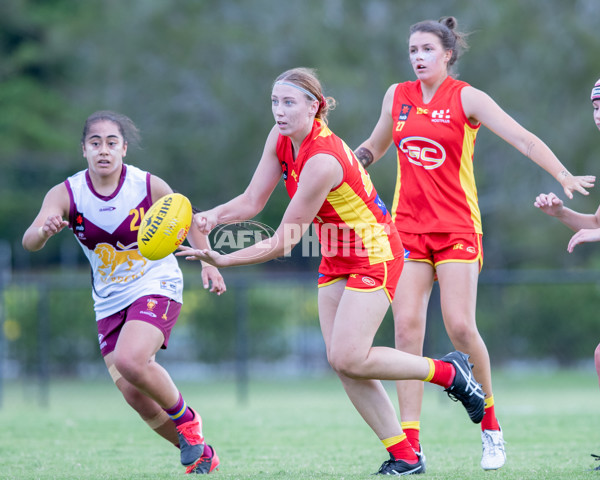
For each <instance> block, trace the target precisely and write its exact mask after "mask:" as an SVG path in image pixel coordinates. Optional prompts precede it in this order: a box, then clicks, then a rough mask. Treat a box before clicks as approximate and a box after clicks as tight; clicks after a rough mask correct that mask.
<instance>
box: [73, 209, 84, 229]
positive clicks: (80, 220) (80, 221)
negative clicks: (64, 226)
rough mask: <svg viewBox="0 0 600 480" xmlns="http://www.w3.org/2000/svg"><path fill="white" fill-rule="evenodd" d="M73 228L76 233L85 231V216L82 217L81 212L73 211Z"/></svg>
mask: <svg viewBox="0 0 600 480" xmlns="http://www.w3.org/2000/svg"><path fill="white" fill-rule="evenodd" d="M73 229H74V230H75V231H76V232H78V233H83V232H85V218H84V217H83V213H81V212H77V213H75V226H74V228H73Z"/></svg>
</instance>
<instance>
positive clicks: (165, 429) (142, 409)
mask: <svg viewBox="0 0 600 480" xmlns="http://www.w3.org/2000/svg"><path fill="white" fill-rule="evenodd" d="M113 354H114V352H111V353H109V354H108V355H106V356H105V357H104V361H105V363H106V367H107V368H108V371H109V373H110V374H111V376H112V378H113V381H114V382H115V385H116V386H117V388H118V389H119V391H120V392H121V394H122V395H123V398H125V401H126V402H127V403H128V404H129V405H130V406H131V407H132V408H133V409H134V410H135V411H136V412H137V413H138V414H139V416H140V417H141V418H142V420H144V421H145V422H146V423H147V424H148V426H149V427H150V428H151V429H152V430H154V431H155V432H156V433H158V434H159V435H160V436H161V437H163V438H165V439H166V440H168V441H169V442H171V443H172V444H173V445H176V446H177V445H179V437H178V435H177V429H176V427H175V424H174V423H173V421H171V419H170V418H169V415H168V414H167V413H166V412H165V411H164V410H163V408H162V407H161V406H160V405H159V404H158V403H156V402H155V401H154V400H152V399H151V398H150V397H149V396H148V395H146V394H145V393H143V392H141V391H140V390H139V389H138V388H137V387H136V386H134V385H132V384H131V383H129V382H128V381H127V380H125V378H123V376H122V375H121V374H120V373H119V371H118V370H117V369H116V367H115V366H114V359H113V357H114V355H113Z"/></svg>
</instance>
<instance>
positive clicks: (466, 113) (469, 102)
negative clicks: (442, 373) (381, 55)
mask: <svg viewBox="0 0 600 480" xmlns="http://www.w3.org/2000/svg"><path fill="white" fill-rule="evenodd" d="M455 26H456V19H455V18H454V17H447V18H443V19H441V20H440V21H439V22H438V21H432V20H428V21H423V22H420V23H417V24H415V25H413V26H411V28H410V38H409V57H410V61H411V64H412V67H413V70H414V72H415V75H416V77H417V80H415V81H410V82H404V83H398V84H393V85H391V86H390V87H389V89H388V90H387V92H386V94H385V96H384V99H383V105H382V109H381V115H380V117H379V120H378V122H377V124H376V126H375V128H374V130H373V132H372V133H371V136H370V137H369V138H368V139H367V140H366V141H365V142H363V143H362V144H361V145H360V146H359V147H358V148H357V149H356V152H355V153H356V156H357V158H358V159H359V160H360V161H361V162H362V164H363V165H364V166H368V165H370V164H371V163H373V162H375V161H377V160H379V159H380V158H381V157H382V156H383V155H384V153H385V152H386V151H387V149H388V148H389V147H390V145H391V144H392V143H394V145H395V146H396V148H397V157H398V177H397V182H396V192H395V196H394V202H393V206H392V217H393V219H394V221H395V225H396V227H397V229H398V232H399V233H400V237H401V239H402V243H403V244H404V248H405V258H406V260H407V261H406V264H405V268H404V271H403V273H402V276H401V277H400V281H399V284H398V293H397V295H396V297H395V299H394V302H393V304H392V309H393V312H394V319H395V327H396V347H397V348H398V349H399V350H402V351H406V352H410V353H413V354H415V355H422V353H423V341H424V336H425V322H426V313H427V306H428V303H429V298H430V295H431V290H432V286H433V283H434V281H435V280H436V279H437V280H438V281H439V287H440V298H441V306H442V314H443V319H444V325H445V327H446V331H447V332H448V336H449V337H450V340H451V341H452V344H453V345H454V347H455V348H456V349H458V350H461V351H464V352H466V353H469V354H470V355H471V358H472V359H473V362H474V364H475V368H474V372H475V376H476V377H477V378H478V379H479V380H481V381H482V385H483V391H484V392H486V399H485V405H486V408H485V415H484V417H483V421H482V423H481V429H482V434H481V436H482V443H483V454H482V459H481V467H482V468H483V469H485V470H494V469H497V468H500V467H501V466H502V465H504V463H505V461H506V453H505V450H504V440H503V435H502V430H501V429H500V425H499V423H498V420H497V418H496V415H495V410H494V396H493V393H492V392H493V391H492V378H491V369H490V359H489V355H488V351H487V348H486V346H485V343H484V342H483V339H482V338H481V336H480V334H479V332H478V330H477V324H476V320H475V304H476V296H477V279H478V275H479V271H480V269H481V266H482V262H483V251H482V248H481V240H482V227H481V215H480V212H479V207H478V203H477V190H476V186H475V178H474V175H473V151H474V146H475V137H476V135H477V132H478V130H479V127H480V126H481V125H482V124H483V125H485V126H486V127H488V128H489V129H490V130H492V131H493V132H494V133H495V134H496V135H498V136H499V137H501V138H502V139H504V140H505V141H506V142H508V143H510V144H511V145H513V146H514V147H515V148H516V149H517V150H519V151H520V152H521V153H522V154H524V155H526V156H527V157H528V158H530V159H531V160H533V161H534V162H535V163H537V164H538V165H539V166H540V167H542V168H543V169H544V170H546V171H547V172H549V173H550V174H551V175H552V176H553V177H555V178H556V180H558V182H559V183H560V184H561V186H562V187H563V189H564V191H565V194H566V195H567V196H568V197H569V198H572V196H573V192H574V191H578V192H580V193H582V194H584V195H587V191H586V190H585V189H586V188H590V187H592V186H593V184H594V181H595V177H593V176H583V177H575V176H573V175H571V174H570V173H569V172H568V170H567V169H566V168H565V167H564V166H563V164H562V163H561V162H560V161H559V160H558V158H556V156H555V155H554V154H553V153H552V151H551V150H550V149H549V148H548V147H547V146H546V144H545V143H544V142H542V141H541V140H540V139H539V138H538V137H537V136H535V135H534V134H532V133H531V132H529V131H528V130H526V129H525V128H523V127H522V126H521V125H519V124H518V123H517V122H516V121H515V120H514V119H513V118H511V117H510V116H509V115H508V114H507V113H506V112H504V110H502V109H501V108H500V107H499V106H498V105H497V104H496V103H495V102H494V101H493V100H492V99H491V98H490V97H489V96H488V95H487V94H486V93H484V92H482V91H481V90H478V89H476V88H474V87H472V86H470V85H469V84H468V83H465V82H462V81H459V80H456V79H454V78H453V77H452V76H451V72H450V71H449V70H450V67H451V66H452V65H453V64H454V62H455V61H456V59H457V58H458V54H459V49H460V48H461V47H466V41H465V36H464V35H463V34H461V33H460V32H458V31H456V30H455ZM397 389H398V399H399V404H400V412H401V419H402V426H403V428H404V431H405V432H406V433H407V435H408V437H409V439H410V441H411V443H412V445H413V447H414V448H415V450H416V451H421V445H420V442H419V431H420V415H421V402H422V400H421V399H422V395H423V386H422V383H419V382H398V384H397Z"/></svg>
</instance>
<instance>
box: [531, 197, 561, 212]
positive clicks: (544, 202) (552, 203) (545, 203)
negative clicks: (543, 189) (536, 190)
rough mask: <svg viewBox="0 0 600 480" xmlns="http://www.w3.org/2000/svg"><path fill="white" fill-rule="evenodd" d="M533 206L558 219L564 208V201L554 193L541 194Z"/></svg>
mask: <svg viewBox="0 0 600 480" xmlns="http://www.w3.org/2000/svg"><path fill="white" fill-rule="evenodd" d="M533 205H534V206H535V207H537V208H539V209H540V210H541V211H542V212H544V213H546V214H548V215H550V216H551V217H558V216H559V215H560V213H561V211H562V209H563V207H564V203H563V201H562V200H561V199H560V198H558V197H557V196H556V195H555V194H554V193H552V192H550V193H540V194H539V195H538V196H537V197H535V202H533Z"/></svg>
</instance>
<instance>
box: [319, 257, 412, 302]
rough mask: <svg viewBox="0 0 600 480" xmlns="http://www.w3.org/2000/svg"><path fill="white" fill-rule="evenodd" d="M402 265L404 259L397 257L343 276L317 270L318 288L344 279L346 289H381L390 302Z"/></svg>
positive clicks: (362, 290)
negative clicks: (326, 273) (325, 273)
mask: <svg viewBox="0 0 600 480" xmlns="http://www.w3.org/2000/svg"><path fill="white" fill-rule="evenodd" d="M403 266H404V259H403V258H402V257H398V258H395V259H393V260H390V261H388V262H381V263H377V264H375V265H369V266H367V267H363V268H357V269H356V270H354V271H353V272H352V273H350V274H348V275H343V276H332V275H324V274H322V273H320V272H319V288H320V287H325V286H327V285H331V284H332V283H335V282H338V281H340V280H343V279H346V287H345V288H346V289H348V290H358V291H361V292H373V291H375V290H381V289H383V291H384V292H385V294H386V295H387V297H388V299H389V301H390V303H391V301H392V300H393V299H394V294H395V293H396V286H397V285H398V279H399V278H400V274H401V273H402V267H403Z"/></svg>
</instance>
